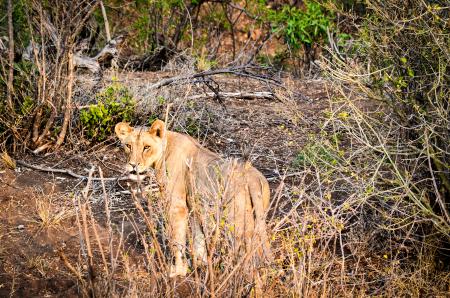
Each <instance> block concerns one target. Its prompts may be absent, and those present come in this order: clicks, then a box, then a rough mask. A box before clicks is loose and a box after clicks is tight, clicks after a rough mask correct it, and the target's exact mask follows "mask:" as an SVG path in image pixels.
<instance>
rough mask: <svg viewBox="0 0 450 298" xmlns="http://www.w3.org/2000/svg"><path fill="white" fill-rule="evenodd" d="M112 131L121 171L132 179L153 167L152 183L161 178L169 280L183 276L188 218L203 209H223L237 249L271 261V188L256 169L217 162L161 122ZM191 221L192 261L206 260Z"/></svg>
mask: <svg viewBox="0 0 450 298" xmlns="http://www.w3.org/2000/svg"><path fill="white" fill-rule="evenodd" d="M115 133H116V135H117V137H118V138H119V139H120V141H121V143H122V144H123V145H124V148H125V151H126V153H127V155H128V163H127V164H126V170H127V171H128V172H129V173H130V175H131V177H132V178H136V175H145V172H146V171H147V170H148V169H149V168H154V169H155V170H156V176H157V179H158V180H161V179H162V180H164V186H165V193H166V198H167V199H168V204H169V206H168V209H167V210H168V224H169V231H170V235H169V239H170V241H171V249H172V254H173V256H174V258H175V264H174V265H171V268H170V273H169V276H170V277H175V276H185V275H186V273H187V262H186V259H185V247H186V238H187V232H188V230H187V229H188V218H189V216H192V215H193V214H195V213H196V212H197V213H202V212H205V210H217V209H218V208H222V210H224V209H226V210H227V211H226V221H227V223H228V224H229V225H230V224H231V225H233V228H232V229H230V230H232V231H233V234H234V235H235V238H234V239H235V241H236V242H235V243H236V244H237V245H236V247H242V245H245V248H246V252H251V251H252V249H254V250H255V248H257V249H258V252H259V254H260V255H261V256H264V257H265V258H271V252H270V246H269V244H268V241H267V234H266V223H265V216H266V211H267V209H268V207H269V200H270V190H269V184H268V183H267V180H266V179H265V177H264V176H263V175H262V174H261V173H260V172H259V171H258V170H257V169H255V168H254V167H252V166H251V165H250V164H249V163H245V164H243V163H238V162H236V161H227V160H224V159H222V158H220V157H219V156H218V155H217V154H215V153H213V152H211V151H209V150H208V149H206V148H204V147H202V146H201V145H200V144H199V143H198V142H197V141H196V140H194V139H193V138H191V137H190V136H187V135H184V134H180V133H177V132H173V131H168V130H166V128H165V124H164V122H162V121H161V120H156V121H155V122H154V123H153V125H152V126H151V127H150V128H146V127H136V128H133V127H131V126H130V125H129V124H128V123H125V122H121V123H118V124H117V125H116V127H115ZM213 221H214V220H213ZM193 222H194V223H193V224H191V226H192V227H191V228H192V232H193V238H194V241H193V242H194V245H193V248H194V249H193V253H194V257H195V258H197V259H200V260H203V261H205V260H206V245H205V234H204V233H203V232H204V231H202V229H205V227H204V226H203V227H200V225H199V224H198V221H196V220H193Z"/></svg>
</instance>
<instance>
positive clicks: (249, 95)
mask: <svg viewBox="0 0 450 298" xmlns="http://www.w3.org/2000/svg"><path fill="white" fill-rule="evenodd" d="M216 96H219V97H225V98H242V99H274V98H276V96H275V94H273V92H268V91H261V92H217V94H216V93H214V92H206V93H204V94H198V95H193V96H190V97H189V99H192V100H195V99H202V98H210V97H216Z"/></svg>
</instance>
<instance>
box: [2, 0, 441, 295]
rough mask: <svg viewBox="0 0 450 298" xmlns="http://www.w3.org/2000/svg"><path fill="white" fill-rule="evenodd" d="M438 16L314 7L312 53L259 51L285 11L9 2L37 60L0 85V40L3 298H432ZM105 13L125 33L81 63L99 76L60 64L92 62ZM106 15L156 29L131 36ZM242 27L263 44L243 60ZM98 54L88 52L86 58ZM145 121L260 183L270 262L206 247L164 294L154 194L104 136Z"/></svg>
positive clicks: (387, 5) (168, 282) (273, 38)
mask: <svg viewBox="0 0 450 298" xmlns="http://www.w3.org/2000/svg"><path fill="white" fill-rule="evenodd" d="M3 2H4V3H3ZM3 2H2V4H5V5H4V6H5V8H7V4H8V3H10V2H11V1H3ZM312 2H313V1H305V3H303V4H302V5H298V9H299V11H300V10H302V11H308V9H309V8H307V6H305V5H306V3H312ZM397 2H398V3H397ZM441 2H442V3H441ZM441 2H439V1H436V3H435V4H433V5H431V4H426V3H425V2H423V1H420V0H417V1H415V0H414V1H411V2H410V3H409V5H410V6H411V7H414V9H411V10H410V9H407V8H406V6H404V5H403V4H402V3H401V1H395V0H389V1H374V2H372V1H370V2H369V1H367V2H360V1H354V2H351V3H353V4H354V6H353V7H352V8H351V9H349V7H347V6H345V5H343V4H342V3H344V2H340V1H326V2H325V1H323V2H321V3H322V5H323V6H322V9H324V10H325V9H327V11H329V12H331V13H330V15H331V16H332V17H331V16H330V17H329V22H333V24H334V26H335V27H331V26H330V27H329V30H327V31H326V33H325V35H320V34H319V35H317V36H315V38H316V39H315V41H316V42H314V43H312V44H308V43H307V42H306V41H305V40H304V39H302V41H300V38H301V36H300V37H299V36H297V35H295V34H294V35H292V34H291V35H287V37H286V36H285V37H284V39H283V38H280V39H279V37H280V36H278V35H277V34H276V33H275V32H284V31H282V29H286V28H290V27H289V25H288V23H286V24H284V23H283V22H284V21H286V18H288V16H290V17H291V18H292V19H293V20H297V21H298V22H299V23H300V21H301V18H300V17H299V16H298V15H296V13H297V12H296V11H295V10H293V11H290V12H288V13H287V12H286V14H285V15H277V14H276V13H272V12H270V11H269V12H267V11H262V7H260V6H257V5H256V4H254V3H253V2H252V1H248V2H246V6H243V3H238V2H236V3H234V2H230V3H215V2H209V1H205V2H199V3H200V4H199V3H197V2H196V1H191V2H189V3H188V2H183V1H181V2H177V3H183V5H184V6H177V5H176V4H174V3H172V4H171V5H173V6H171V5H169V4H168V6H158V5H156V4H155V5H154V4H149V5H150V6H148V7H147V6H145V5H144V6H139V5H137V4H136V6H133V5H134V4H132V3H131V2H130V3H128V2H127V3H125V2H122V1H91V2H89V1H74V2H71V1H60V2H58V3H60V4H58V5H61V6H58V5H55V6H54V7H47V6H45V5H44V4H42V3H41V2H40V1H25V2H20V3H21V5H23V4H24V3H30V4H31V6H30V7H29V8H27V9H25V10H24V11H25V12H26V18H25V19H24V21H23V22H24V23H21V22H20V21H19V20H17V21H16V22H15V23H14V24H15V25H16V26H18V25H20V24H25V25H26V26H24V27H26V28H28V29H29V30H30V31H31V33H30V34H31V36H34V37H35V38H36V43H37V44H40V46H39V47H38V46H35V47H31V48H32V49H33V51H34V56H33V58H32V60H29V61H27V62H24V61H23V60H21V61H19V62H17V63H16V64H14V67H12V66H11V65H12V64H11V60H10V58H11V55H10V52H8V50H7V48H6V47H5V48H4V49H3V48H2V47H1V46H2V45H3V43H5V44H7V45H10V44H8V42H7V41H8V39H3V38H2V39H0V42H2V43H0V54H1V60H0V61H1V67H2V70H1V77H0V88H3V89H4V91H5V92H4V93H2V95H3V94H4V95H5V98H4V99H3V98H2V99H0V110H1V111H2V114H1V115H0V141H1V144H0V146H1V150H2V161H3V162H2V166H1V167H0V169H1V170H0V179H1V180H0V181H1V183H2V184H3V186H4V187H2V189H1V190H0V214H2V215H1V218H0V242H1V243H2V246H1V247H0V296H8V295H9V296H17V297H24V296H59V295H65V296H89V297H93V296H95V297H110V296H114V297H115V296H130V297H131V296H132V297H136V296H139V297H141V296H143V297H148V296H154V297H171V296H176V297H186V296H192V297H213V296H214V297H242V296H250V297H252V296H253V297H254V296H261V297H291V296H292V297H318V296H330V297H335V296H337V297H354V296H389V297H399V296H400V297H402V296H408V297H409V296H411V297H423V296H441V297H444V296H447V295H448V293H449V291H450V283H449V280H450V267H449V264H450V245H449V241H450V218H449V212H450V209H449V201H448V200H449V199H448V197H449V191H450V189H449V150H450V148H449V144H448V137H449V128H450V126H449V113H448V109H449V105H448V98H449V87H448V86H450V84H449V83H450V75H449V71H448V61H450V60H449V59H448V57H449V54H450V53H449V48H448V46H446V45H448V41H449V40H450V32H449V29H448V22H449V20H450V19H449V14H450V13H449V10H450V7H448V3H447V4H446V3H445V1H441ZM133 3H134V2H133ZM152 3H153V2H152ZM155 3H159V2H158V1H156V2H155ZM314 3H316V2H314ZM346 3H347V2H346ZM268 4H269V5H268V7H269V6H270V7H271V8H270V9H272V10H273V11H275V12H280V11H284V10H283V9H284V8H283V7H284V5H286V4H287V3H284V2H283V3H281V4H280V3H278V2H270V1H268ZM341 4H342V5H341ZM347 4H348V3H347ZM72 5H73V6H72ZM76 5H79V7H78V11H81V12H84V13H82V14H78V13H73V12H72V8H73V7H75V6H76ZM103 5H105V6H106V8H107V10H106V12H108V14H109V16H110V19H109V22H110V23H111V24H118V25H121V26H129V27H127V28H131V29H130V32H129V36H127V37H124V41H123V42H124V45H123V48H122V49H120V50H118V51H117V52H114V51H113V53H114V54H112V56H108V57H109V58H105V59H106V60H108V62H105V61H104V60H102V59H103V58H101V59H99V60H98V61H97V60H96V62H97V63H98V65H99V67H100V66H101V68H102V71H101V75H99V74H98V73H91V72H90V71H86V70H85V69H83V67H82V66H80V65H78V66H77V65H76V62H75V64H74V61H76V59H75V60H74V58H73V57H75V56H76V55H80V57H81V58H89V57H94V56H95V55H94V52H95V51H94V49H93V48H91V49H88V50H84V51H82V50H78V49H79V48H78V47H80V43H81V39H82V38H81V37H79V36H83V37H86V35H83V34H87V33H86V32H84V31H85V30H86V28H87V29H89V30H91V31H89V30H87V32H91V33H92V31H93V29H92V28H93V27H92V22H94V21H93V20H94V19H96V20H97V22H99V24H101V30H104V29H103V28H104V27H103V26H104V21H99V20H100V19H102V20H104V19H103V18H104V15H102V9H101V8H102V6H103ZM152 5H153V6H152ZM252 5H254V6H252ZM446 5H447V6H446ZM19 6H20V5H19V4H17V6H16V7H19ZM20 7H22V6H20ZM143 7H144V8H143ZM68 8H70V9H68ZM147 8H149V9H150V10H149V11H146V12H147V13H151V16H156V15H158V16H160V17H161V19H160V21H161V23H158V22H156V21H155V20H157V18H156V17H155V19H153V18H145V16H146V15H145V14H144V12H143V10H144V9H147ZM21 9H22V8H21ZM220 9H222V10H220ZM266 9H269V8H267V7H266ZM7 10H8V11H10V10H9V9H7ZM61 11H67V13H65V14H62V13H61ZM118 11H122V12H123V14H124V15H125V16H127V15H130V14H131V15H133V16H138V18H137V20H138V21H139V22H144V21H146V22H148V24H152V25H151V26H150V25H149V26H148V27H146V28H150V29H152V28H160V27H161V26H162V27H164V26H165V24H166V26H167V28H169V29H168V30H166V31H163V32H164V34H162V36H159V35H158V34H156V33H155V32H154V31H152V30H150V29H149V30H150V31H148V32H147V31H145V32H142V31H139V30H137V32H136V31H133V30H136V28H137V27H135V26H134V25H133V24H131V25H130V24H127V22H126V20H125V19H126V18H123V17H121V16H120V13H118ZM168 11H170V12H172V13H174V15H176V17H174V18H173V19H172V18H171V19H167V18H164V17H163V16H164V14H166V13H168ZM212 12H215V13H217V14H219V12H223V13H224V15H220V17H223V18H224V20H225V21H224V23H220V21H218V20H221V19H220V18H219V17H217V16H216V18H215V19H214V20H211V19H209V18H208V17H207V16H208V14H211V13H212ZM14 13H16V14H17V11H15V12H14ZM72 13H73V15H72ZM183 13H187V14H188V15H189V16H190V17H192V18H190V19H189V18H187V19H186V16H185V18H183ZM271 13H272V15H271ZM90 14H92V15H93V17H92V18H91V17H90ZM241 14H242V16H241ZM311 14H312V13H311ZM139 16H141V17H142V20H141V19H140V18H139ZM80 17H81V19H79V18H80ZM264 17H267V18H268V19H264ZM308 17H309V19H308V20H309V21H310V20H311V19H313V17H311V15H309V16H308ZM241 18H242V19H241ZM74 20H78V21H76V22H75V21H74ZM153 21H155V22H154V23H153ZM184 21H186V23H184ZM2 22H3V21H2ZM165 22H167V23H165ZM180 22H181V23H180ZM216 22H218V23H216ZM1 24H3V23H1ZM49 24H50V25H53V26H54V27H53V28H52V26H50V25H49ZM74 24H77V25H76V26H75V25H74ZM242 24H246V25H242ZM283 24H284V25H283ZM446 24H447V25H446ZM9 25H11V24H9ZM118 25H116V26H118ZM72 26H75V27H73V28H72ZM133 26H134V27H133ZM152 26H153V27H152ZM220 26H222V27H220ZM246 26H250V29H248V30H253V31H252V32H254V31H257V30H256V28H258V30H259V31H258V36H256V37H251V36H249V37H248V42H246V40H245V39H242V38H241V37H242V32H243V31H245V30H244V29H245V28H247V27H246ZM271 26H272V27H271ZM273 26H280V27H276V28H278V29H279V31H273V30H272V29H273ZM283 26H284V27H283ZM296 26H298V27H295V26H294V27H293V28H294V29H295V28H297V29H298V28H300V27H301V25H300V24H297V25H296ZM4 28H10V27H9V26H8V24H7V23H6V24H5V26H4ZM99 28H100V26H99ZM111 28H112V30H111V31H112V33H108V34H107V35H108V36H109V35H112V37H113V38H114V37H115V36H118V35H119V33H121V32H118V31H117V30H115V29H114V28H116V27H114V25H111ZM133 28H134V29H133ZM243 28H244V29H243ZM280 28H281V29H280ZM424 28H426V32H424V30H425V29H424ZM16 29H17V28H16ZM28 29H27V30H28ZM52 30H56V31H55V32H54V33H57V34H56V38H57V39H52V32H53V31H52ZM99 30H100V29H99ZM178 30H179V31H180V32H178ZM208 30H209V31H208ZM339 30H341V31H339ZM16 31H17V32H21V31H19V30H18V29H17V30H16ZM5 32H6V33H8V32H7V31H5ZM212 32H213V33H212ZM342 32H347V33H349V34H351V36H350V37H345V38H343V37H342V34H343V33H342ZM3 33H4V32H3V31H1V34H3ZM6 33H5V34H6ZM58 34H59V35H58ZM102 34H103V33H102ZM139 34H141V35H139ZM179 35H180V36H179ZM206 35H207V36H206ZM36 36H39V40H38V39H37V37H36ZM16 38H17V39H19V41H18V43H19V44H20V43H21V42H22V43H24V41H23V40H22V38H24V39H26V38H25V37H22V36H19V34H18V33H17V35H16ZM289 38H291V39H289ZM294 38H297V40H298V42H299V44H298V47H297V48H295V47H294V46H293V44H292V41H293V40H294ZM107 39H108V40H109V39H110V38H109V37H106V36H102V37H99V40H98V41H96V46H97V49H98V50H99V51H100V52H101V51H103V50H104V49H105V48H106V47H104V43H106V41H107ZM57 40H59V41H57ZM343 41H345V42H344V43H342V42H343ZM121 42H122V41H121ZM136 43H141V44H142V48H139V49H138V48H136V47H135V46H134V45H135V44H136ZM221 43H222V44H221ZM250 43H251V44H250ZM99 44H100V45H99ZM418 44H420V45H422V46H421V47H419V46H417V45H418ZM55 45H60V47H59V48H58V47H57V46H55ZM16 47H17V45H16ZM24 48H25V47H24ZM112 48H114V47H112ZM318 48H321V49H322V50H318ZM43 49H45V50H43ZM161 49H165V50H164V51H163V50H161ZM286 49H289V51H292V52H289V53H290V54H289V55H286V56H285V57H284V58H283V59H281V60H282V61H280V60H277V59H279V55H278V56H277V55H276V52H277V51H280V52H283V51H284V52H286V51H287V50H286ZM230 50H231V51H230ZM166 51H167V52H166ZM107 52H108V53H110V52H109V50H108V51H107ZM130 52H132V53H131V54H130ZM142 53H144V54H142ZM162 53H164V55H163V54H162ZM168 53H170V55H169V54H168ZM224 53H232V55H231V57H230V56H227V55H225V54H224ZM16 55H17V54H16ZM21 55H22V57H21V59H23V55H24V54H23V53H21ZM161 55H163V56H161ZM13 56H14V55H13ZM316 56H320V59H319V60H317V61H316V62H315V63H314V64H311V66H310V60H311V59H313V60H314V59H317V58H319V57H316ZM102 57H103V56H102ZM277 57H278V58H277ZM111 59H112V60H111ZM152 59H163V60H164V59H166V60H165V62H164V63H162V64H163V66H161V65H157V66H155V65H156V64H155V63H154V61H153V60H152ZM12 60H14V57H13V58H12ZM16 60H17V58H16ZM256 60H257V61H258V62H259V64H257V63H255V61H256ZM149 61H153V62H149ZM230 61H232V62H230ZM90 62H92V61H90ZM146 63H147V64H146ZM283 63H284V64H283ZM148 64H150V65H148ZM292 65H295V66H296V68H297V70H296V71H293V69H289V67H292ZM305 65H308V67H307V68H304V66H305ZM300 66H301V67H302V68H301V70H300V69H299V67H300ZM152 67H153V68H154V67H156V68H158V67H159V71H153V72H150V71H140V70H142V69H151V68H152ZM11 69H12V70H13V72H12V77H11V76H10V75H11V72H10V70H11ZM30 69H31V70H30ZM281 69H287V70H288V71H285V70H283V71H282V70H281ZM298 75H302V77H299V76H298ZM166 113H167V114H166ZM157 117H158V118H161V119H164V118H165V117H167V121H168V124H169V127H170V129H172V130H176V131H179V132H183V133H187V134H189V135H191V136H193V137H194V138H196V139H198V140H199V141H200V142H201V143H202V144H203V145H205V146H206V147H208V148H210V149H211V150H213V151H215V152H218V153H220V154H221V155H223V156H225V157H238V158H241V159H246V160H250V161H251V162H252V164H253V165H254V166H255V167H256V168H258V169H259V170H261V172H262V173H263V174H264V175H265V176H266V177H267V179H268V180H269V182H270V185H271V197H272V203H271V208H270V212H269V214H268V215H267V223H268V227H269V236H270V238H271V245H272V249H273V252H274V255H275V260H274V261H273V263H271V264H269V265H267V266H262V265H261V266H259V265H260V264H258V263H257V262H256V260H255V259H254V258H253V256H252V255H251V254H250V255H241V254H236V253H235V252H234V251H233V249H232V240H231V239H228V238H227V237H226V233H223V231H221V232H220V235H221V236H220V237H215V236H214V235H211V237H207V241H208V243H209V244H210V249H209V251H208V262H209V264H208V266H204V265H201V264H196V263H194V262H193V261H192V260H189V262H190V268H191V270H190V272H189V274H188V276H187V277H186V278H177V279H170V278H169V277H168V268H169V266H170V264H171V262H172V260H171V258H172V256H171V255H170V252H169V249H168V247H169V239H167V238H166V237H167V233H166V232H165V229H166V218H167V214H166V211H165V208H164V206H166V202H165V200H164V197H163V196H161V195H160V193H159V191H158V187H157V185H156V182H155V181H153V180H152V179H150V180H149V181H145V184H144V185H140V186H138V187H140V188H142V191H141V192H138V193H134V192H131V193H130V191H129V190H130V187H129V186H130V185H128V182H127V181H125V180H124V179H119V178H120V177H122V175H124V173H123V170H122V164H123V163H124V162H125V156H124V155H123V152H122V150H121V148H119V146H118V144H117V142H116V140H115V139H114V137H112V136H111V134H112V133H111V128H112V127H113V125H114V124H115V123H117V122H119V121H122V120H128V121H131V122H132V123H133V124H139V125H148V124H150V123H151V121H153V120H154V119H155V118H157ZM31 153H33V154H31ZM11 156H12V157H11ZM20 160H22V161H20ZM24 160H25V161H24ZM30 165H34V166H35V167H34V169H30ZM39 169H41V170H42V171H38V170H39ZM144 188H145V189H144ZM191 242H192V241H189V243H187V249H188V250H191V249H192V247H191ZM255 271H258V272H259V277H260V279H258V278H257V275H256V274H253V273H254V272H255Z"/></svg>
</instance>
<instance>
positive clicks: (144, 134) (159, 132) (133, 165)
mask: <svg viewBox="0 0 450 298" xmlns="http://www.w3.org/2000/svg"><path fill="white" fill-rule="evenodd" d="M114 130H115V132H116V135H117V137H118V138H119V139H120V141H121V143H122V145H123V146H124V148H125V152H126V153H127V155H128V162H127V164H126V167H125V169H126V170H127V171H128V172H129V173H130V174H131V175H136V174H144V173H145V172H146V171H147V170H148V169H149V168H151V167H153V168H154V167H155V165H156V164H157V163H158V162H159V161H160V160H161V159H162V157H163V144H164V143H163V140H164V135H165V132H166V130H165V124H164V122H162V121H161V120H156V121H155V122H153V124H152V126H151V127H150V128H148V127H136V128H133V127H131V126H130V125H129V124H128V123H126V122H120V123H118V124H117V125H116V127H115V129H114Z"/></svg>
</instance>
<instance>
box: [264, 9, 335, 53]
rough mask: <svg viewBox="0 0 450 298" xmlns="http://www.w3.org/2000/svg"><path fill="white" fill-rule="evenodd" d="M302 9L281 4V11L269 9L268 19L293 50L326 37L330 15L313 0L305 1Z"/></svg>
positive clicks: (330, 19)
mask: <svg viewBox="0 0 450 298" xmlns="http://www.w3.org/2000/svg"><path fill="white" fill-rule="evenodd" d="M305 6H306V8H305V9H304V10H301V9H298V8H296V7H292V6H290V5H285V6H283V8H282V10H281V11H271V12H270V13H269V20H270V21H271V23H272V28H273V30H274V31H275V32H277V34H279V35H281V36H283V38H284V40H285V42H286V43H287V44H288V45H289V46H290V47H292V48H293V49H295V50H298V49H299V48H300V47H301V46H302V45H307V46H310V45H312V44H313V43H315V42H321V41H322V40H324V39H326V38H327V29H328V27H329V26H330V24H331V21H332V15H331V14H330V13H329V12H325V11H324V10H323V9H322V7H321V5H320V4H319V3H317V2H313V1H305Z"/></svg>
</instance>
